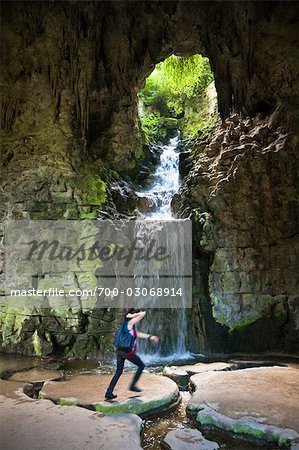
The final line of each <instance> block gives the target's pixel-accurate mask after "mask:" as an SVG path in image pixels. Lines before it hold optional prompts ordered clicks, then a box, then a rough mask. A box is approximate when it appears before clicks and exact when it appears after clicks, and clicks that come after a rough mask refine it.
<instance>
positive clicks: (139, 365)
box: [129, 355, 145, 389]
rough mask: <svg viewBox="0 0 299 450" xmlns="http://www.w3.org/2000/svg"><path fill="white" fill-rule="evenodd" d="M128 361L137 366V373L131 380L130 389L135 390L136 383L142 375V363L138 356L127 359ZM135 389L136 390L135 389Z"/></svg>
mask: <svg viewBox="0 0 299 450" xmlns="http://www.w3.org/2000/svg"><path fill="white" fill-rule="evenodd" d="M129 361H131V362H132V363H133V364H135V365H136V366H138V369H137V372H136V373H135V375H134V378H133V380H132V383H131V386H130V389H132V388H133V389H134V388H136V386H135V385H136V383H137V381H138V380H139V378H140V375H141V374H142V371H143V369H144V368H145V365H144V362H143V361H142V360H141V359H140V358H139V356H137V355H134V356H133V357H132V358H130V359H129ZM136 389H137V388H136Z"/></svg>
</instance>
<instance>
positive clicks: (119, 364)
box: [105, 353, 125, 397]
mask: <svg viewBox="0 0 299 450" xmlns="http://www.w3.org/2000/svg"><path fill="white" fill-rule="evenodd" d="M124 364H125V358H123V356H122V355H120V354H119V353H116V372H115V374H114V376H113V378H112V380H111V381H110V384H109V386H108V389H107V391H106V394H105V397H109V396H111V395H112V393H113V389H114V388H115V386H116V383H117V382H118V380H119V378H120V376H121V374H122V373H123V370H124Z"/></svg>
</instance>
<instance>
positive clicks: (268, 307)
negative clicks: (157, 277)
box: [173, 111, 299, 352]
mask: <svg viewBox="0 0 299 450" xmlns="http://www.w3.org/2000/svg"><path fill="white" fill-rule="evenodd" d="M281 118H282V116H281V111H275V112H274V113H273V114H272V115H271V116H269V117H261V116H256V117H254V118H250V117H247V118H243V119H242V118H241V117H240V116H238V115H234V116H231V117H230V118H228V119H226V121H225V122H223V124H222V125H221V126H219V127H218V129H216V130H215V131H214V133H213V134H212V135H211V136H210V137H209V139H207V140H205V141H203V142H201V143H198V144H197V148H196V151H197V154H196V156H193V161H191V162H189V164H190V165H191V166H192V169H191V171H190V173H189V174H188V175H187V176H186V177H185V178H184V181H183V184H182V188H181V190H180V192H179V193H178V194H177V195H176V197H175V198H174V200H173V205H174V208H175V210H176V212H177V215H178V216H179V217H186V216H187V217H188V216H191V217H193V222H194V301H195V298H196V299H197V301H198V309H199V311H198V314H197V315H198V316H199V318H201V328H204V330H205V335H206V342H205V346H206V348H209V350H210V351H214V352H215V351H223V349H230V351H240V350H241V351H256V352H258V351H271V350H272V351H273V350H276V351H290V352H292V351H295V352H298V342H299V341H298V337H299V296H298V293H299V284H298V272H299V270H298V269H299V257H298V256H299V238H298V225H299V223H298V217H299V215H298V212H299V211H298V193H299V192H298V186H299V183H298V181H299V178H298V167H299V164H298V162H299V161H298V134H297V135H295V134H294V133H290V132H287V131H286V130H285V129H284V127H283V126H282V125H281ZM193 153H195V151H194V152H193ZM203 263H204V264H203ZM200 264H201V266H200ZM198 265H199V267H198ZM202 265H203V267H202ZM204 274H205V277H204V278H203V275H204ZM207 298H209V299H210V301H207ZM214 319H216V323H215V320H214ZM197 321H198V318H197ZM197 334H199V335H201V334H202V332H200V331H199V332H198V333H197Z"/></svg>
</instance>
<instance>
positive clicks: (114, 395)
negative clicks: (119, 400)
mask: <svg viewBox="0 0 299 450" xmlns="http://www.w3.org/2000/svg"><path fill="white" fill-rule="evenodd" d="M116 397H117V395H116V394H106V395H105V400H113V399H115V398H116Z"/></svg>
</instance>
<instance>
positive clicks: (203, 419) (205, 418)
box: [196, 412, 217, 426]
mask: <svg viewBox="0 0 299 450" xmlns="http://www.w3.org/2000/svg"><path fill="white" fill-rule="evenodd" d="M196 421H197V422H199V423H200V424H201V425H210V426H217V422H216V420H215V419H214V417H213V416H210V415H209V414H207V413H201V412H199V413H198V414H197V416H196Z"/></svg>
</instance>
